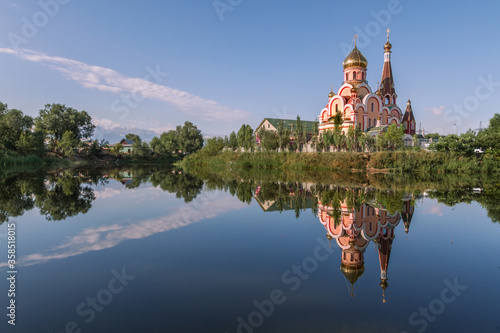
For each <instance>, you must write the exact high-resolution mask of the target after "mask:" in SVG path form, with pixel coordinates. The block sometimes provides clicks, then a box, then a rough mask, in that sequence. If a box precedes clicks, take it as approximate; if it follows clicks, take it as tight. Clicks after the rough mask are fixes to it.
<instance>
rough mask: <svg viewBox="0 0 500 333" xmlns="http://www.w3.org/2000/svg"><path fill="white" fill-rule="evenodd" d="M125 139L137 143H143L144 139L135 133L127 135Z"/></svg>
mask: <svg viewBox="0 0 500 333" xmlns="http://www.w3.org/2000/svg"><path fill="white" fill-rule="evenodd" d="M125 139H127V140H132V141H134V143H135V142H142V139H141V137H140V136H139V135H137V134H134V133H128V134H127V135H125Z"/></svg>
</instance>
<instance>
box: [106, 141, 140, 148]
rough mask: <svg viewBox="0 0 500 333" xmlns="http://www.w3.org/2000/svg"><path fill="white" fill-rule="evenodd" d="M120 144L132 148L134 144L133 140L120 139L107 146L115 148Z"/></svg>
mask: <svg viewBox="0 0 500 333" xmlns="http://www.w3.org/2000/svg"><path fill="white" fill-rule="evenodd" d="M118 144H121V145H122V146H132V145H133V144H134V140H129V139H122V140H121V141H120V142H118V143H113V144H110V145H108V146H109V147H116V145H118Z"/></svg>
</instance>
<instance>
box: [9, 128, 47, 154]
mask: <svg viewBox="0 0 500 333" xmlns="http://www.w3.org/2000/svg"><path fill="white" fill-rule="evenodd" d="M44 140H45V135H44V133H43V132H41V131H34V132H30V131H24V132H22V133H21V136H20V137H19V141H18V142H17V144H16V150H17V152H19V153H20V154H22V155H24V156H27V155H37V156H40V157H43V156H44V154H45V143H44Z"/></svg>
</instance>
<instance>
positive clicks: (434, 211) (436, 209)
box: [422, 205, 443, 216]
mask: <svg viewBox="0 0 500 333" xmlns="http://www.w3.org/2000/svg"><path fill="white" fill-rule="evenodd" d="M422 214H429V215H437V216H443V208H442V206H441V205H435V206H432V207H430V208H429V209H426V210H424V211H422Z"/></svg>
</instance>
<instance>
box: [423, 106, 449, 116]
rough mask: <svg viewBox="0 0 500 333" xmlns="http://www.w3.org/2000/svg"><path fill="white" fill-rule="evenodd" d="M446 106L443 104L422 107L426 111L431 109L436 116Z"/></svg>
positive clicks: (439, 114)
mask: <svg viewBox="0 0 500 333" xmlns="http://www.w3.org/2000/svg"><path fill="white" fill-rule="evenodd" d="M445 109H446V107H445V106H444V105H441V106H437V107H433V108H424V110H426V111H431V112H432V113H433V114H434V115H436V116H441V115H443V113H444V110H445Z"/></svg>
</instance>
